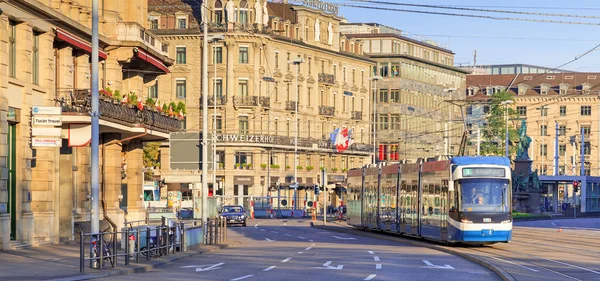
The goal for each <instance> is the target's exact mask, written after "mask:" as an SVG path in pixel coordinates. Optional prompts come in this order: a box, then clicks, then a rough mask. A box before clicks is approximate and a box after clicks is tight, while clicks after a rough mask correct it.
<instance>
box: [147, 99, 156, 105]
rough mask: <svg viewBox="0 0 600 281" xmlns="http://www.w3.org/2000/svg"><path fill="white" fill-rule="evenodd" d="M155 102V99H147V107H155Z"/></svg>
mask: <svg viewBox="0 0 600 281" xmlns="http://www.w3.org/2000/svg"><path fill="white" fill-rule="evenodd" d="M154 102H155V101H154V100H153V99H151V98H147V99H146V105H147V106H153V105H154Z"/></svg>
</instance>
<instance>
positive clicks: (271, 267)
mask: <svg viewBox="0 0 600 281" xmlns="http://www.w3.org/2000/svg"><path fill="white" fill-rule="evenodd" d="M276 267H277V266H269V267H267V268H265V269H263V271H269V270H271V269H273V268H276Z"/></svg>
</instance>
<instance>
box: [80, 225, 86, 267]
mask: <svg viewBox="0 0 600 281" xmlns="http://www.w3.org/2000/svg"><path fill="white" fill-rule="evenodd" d="M83 247H85V243H84V241H83V231H81V232H79V272H81V273H83V272H85V250H84V249H83Z"/></svg>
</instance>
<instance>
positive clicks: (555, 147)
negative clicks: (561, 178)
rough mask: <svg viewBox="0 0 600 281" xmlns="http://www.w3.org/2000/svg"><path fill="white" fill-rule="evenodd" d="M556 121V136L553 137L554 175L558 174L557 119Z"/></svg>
mask: <svg viewBox="0 0 600 281" xmlns="http://www.w3.org/2000/svg"><path fill="white" fill-rule="evenodd" d="M554 123H556V137H555V138H554V175H555V176H558V121H554Z"/></svg>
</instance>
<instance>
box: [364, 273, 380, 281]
mask: <svg viewBox="0 0 600 281" xmlns="http://www.w3.org/2000/svg"><path fill="white" fill-rule="evenodd" d="M375 276H377V274H371V275H369V276H368V277H367V278H365V279H363V280H365V281H369V280H371V279H373V278H375Z"/></svg>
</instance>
